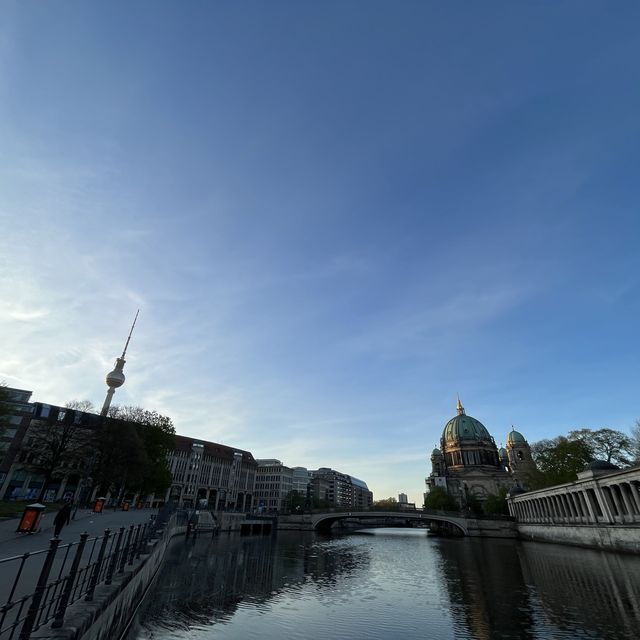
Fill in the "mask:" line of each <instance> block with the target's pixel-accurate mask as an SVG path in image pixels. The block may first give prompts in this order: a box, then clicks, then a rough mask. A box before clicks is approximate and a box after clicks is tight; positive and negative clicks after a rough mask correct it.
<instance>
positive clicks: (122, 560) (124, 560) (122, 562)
mask: <svg viewBox="0 0 640 640" xmlns="http://www.w3.org/2000/svg"><path fill="white" fill-rule="evenodd" d="M132 535H133V525H130V526H129V533H128V534H127V543H126V544H125V545H124V549H123V550H122V558H120V567H119V568H118V573H124V565H125V564H126V563H127V556H128V555H129V545H130V544H131V536H132Z"/></svg>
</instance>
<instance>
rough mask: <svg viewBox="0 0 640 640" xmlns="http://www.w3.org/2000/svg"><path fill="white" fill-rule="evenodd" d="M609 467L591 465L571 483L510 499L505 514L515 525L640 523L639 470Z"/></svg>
mask: <svg viewBox="0 0 640 640" xmlns="http://www.w3.org/2000/svg"><path fill="white" fill-rule="evenodd" d="M611 467H612V465H609V466H608V468H607V465H606V463H599V462H595V463H592V464H591V465H590V468H587V469H585V471H583V472H581V473H579V474H578V479H577V480H576V481H575V482H569V483H567V484H561V485H557V486H555V487H549V488H547V489H539V490H537V491H529V492H526V493H522V494H519V495H515V496H512V497H510V498H509V500H508V503H509V513H510V514H511V515H512V516H513V517H515V518H516V519H517V521H518V523H531V524H549V525H562V524H569V525H580V524H584V525H599V524H602V525H630V524H631V525H633V524H640V467H633V468H631V469H624V470H612V469H611Z"/></svg>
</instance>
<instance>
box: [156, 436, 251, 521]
mask: <svg viewBox="0 0 640 640" xmlns="http://www.w3.org/2000/svg"><path fill="white" fill-rule="evenodd" d="M168 462H169V469H170V470H171V476H172V482H171V487H170V488H169V489H168V490H167V494H166V496H165V501H172V502H175V503H177V504H180V505H182V506H197V505H199V504H200V505H206V506H208V507H210V508H212V509H221V510H229V511H249V510H251V508H252V507H253V506H254V486H255V481H256V467H257V465H256V461H255V459H254V457H253V455H252V454H251V453H249V452H248V451H242V450H241V449H235V448H233V447H228V446H226V445H223V444H218V443H216V442H208V441H206V440H196V439H194V438H187V437H186V436H176V447H175V449H174V451H172V452H171V454H170V455H169V458H168Z"/></svg>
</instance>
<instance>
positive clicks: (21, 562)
mask: <svg viewBox="0 0 640 640" xmlns="http://www.w3.org/2000/svg"><path fill="white" fill-rule="evenodd" d="M172 511H173V510H172V509H164V510H162V511H160V513H159V514H158V515H157V516H156V517H155V518H153V516H152V520H151V521H150V522H147V523H144V524H138V525H130V526H129V527H120V528H119V529H118V530H114V531H111V530H110V529H105V531H104V533H103V534H102V535H100V536H95V537H92V538H90V537H89V534H87V533H83V534H81V535H80V539H79V540H78V541H76V542H70V543H66V544H61V541H60V539H59V538H52V539H51V540H50V541H49V547H48V548H47V549H41V550H39V551H31V552H27V553H24V554H22V555H18V556H13V557H10V558H4V559H2V560H0V575H2V583H1V584H0V601H3V604H2V605H1V606H0V640H5V639H6V640H13V638H18V639H19V640H29V638H30V637H31V634H32V633H33V632H34V631H36V630H37V629H39V628H40V627H42V626H43V625H45V624H47V623H49V622H51V623H52V625H51V626H52V627H54V628H59V627H62V626H63V624H64V617H65V614H66V611H67V608H68V607H69V606H70V605H72V604H73V603H74V602H78V601H79V600H81V599H84V600H85V601H87V602H90V601H92V600H93V597H94V591H95V589H96V587H97V586H98V585H102V584H105V585H109V584H111V582H112V580H113V578H114V576H118V575H121V574H123V573H124V571H125V567H127V566H131V565H133V562H134V560H136V559H138V558H140V556H141V554H143V553H144V552H145V551H146V549H147V544H148V542H149V541H150V540H151V539H152V538H157V537H158V536H159V535H160V534H159V532H158V530H159V529H160V528H162V527H165V525H167V524H168V523H169V521H170V519H171V518H172V517H174V516H173V514H172ZM183 519H184V515H183V514H181V513H177V514H176V515H175V517H174V521H175V523H176V524H181V523H182V522H181V521H182V520H183ZM171 524H173V523H171ZM169 529H170V527H167V528H166V529H165V531H164V534H166V533H167V531H168V530H169ZM11 575H12V576H13V578H12V579H10V578H9V576H11ZM5 594H6V595H5Z"/></svg>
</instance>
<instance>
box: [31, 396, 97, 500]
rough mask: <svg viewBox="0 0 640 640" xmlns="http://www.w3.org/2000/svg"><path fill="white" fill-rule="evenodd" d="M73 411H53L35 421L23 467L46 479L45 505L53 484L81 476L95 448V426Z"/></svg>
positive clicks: (44, 485)
mask: <svg viewBox="0 0 640 640" xmlns="http://www.w3.org/2000/svg"><path fill="white" fill-rule="evenodd" d="M76 418H77V414H76V413H75V411H73V410H71V409H70V410H68V411H64V410H62V411H52V412H51V413H50V414H49V415H48V416H46V417H41V418H40V419H38V418H36V419H34V420H33V421H32V423H31V426H30V427H29V431H28V432H27V440H26V446H25V447H24V448H23V451H22V452H21V454H20V458H19V463H20V464H21V466H22V467H23V468H25V469H27V470H29V471H31V472H32V473H35V474H38V475H40V476H42V478H43V483H42V487H41V489H40V495H39V496H38V500H39V501H42V500H43V499H44V496H45V494H46V491H47V488H48V487H49V485H50V484H51V482H52V481H53V480H57V479H60V478H63V477H65V476H70V475H73V474H74V473H75V474H79V472H80V471H79V470H80V468H81V466H82V462H83V460H85V459H86V458H87V456H88V455H89V454H90V451H91V450H92V448H93V446H94V444H95V433H96V432H95V426H96V425H94V424H86V423H83V422H82V421H80V420H77V419H76Z"/></svg>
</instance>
